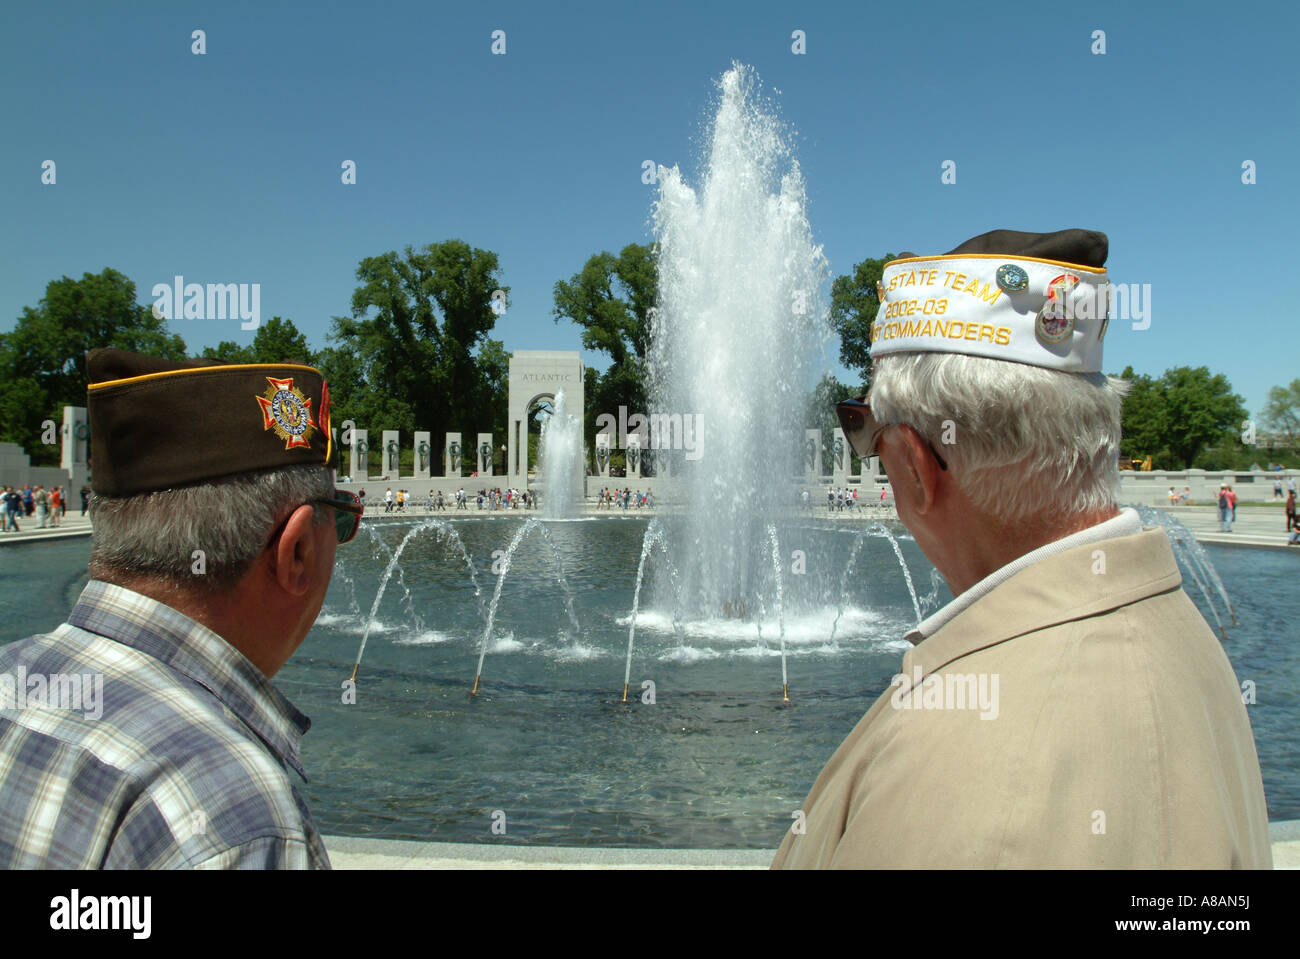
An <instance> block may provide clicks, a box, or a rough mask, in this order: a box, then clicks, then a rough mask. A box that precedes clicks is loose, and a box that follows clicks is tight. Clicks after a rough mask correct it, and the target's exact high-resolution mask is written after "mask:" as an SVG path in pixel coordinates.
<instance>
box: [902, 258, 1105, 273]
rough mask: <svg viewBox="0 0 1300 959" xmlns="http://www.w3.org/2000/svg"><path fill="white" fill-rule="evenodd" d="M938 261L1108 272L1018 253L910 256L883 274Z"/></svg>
mask: <svg viewBox="0 0 1300 959" xmlns="http://www.w3.org/2000/svg"><path fill="white" fill-rule="evenodd" d="M936 260H1001V261H1002V262H1004V263H1006V262H1008V261H1010V262H1012V263H1014V262H1016V261H1019V262H1021V263H1048V264H1051V265H1052V266H1064V267H1067V268H1069V269H1071V270H1083V271H1084V272H1085V273H1096V274H1102V273H1105V272H1106V268H1105V267H1104V266H1102V267H1096V266H1084V265H1083V264H1081V263H1066V262H1065V261H1064V260H1044V259H1043V258H1042V257H1038V256H1021V255H1020V254H1018V253H944V254H943V255H941V256H909V257H907V258H906V259H902V260H890V261H889V262H888V263H886V264H885V265H884V267H883V268H882V272H883V271H884V270H887V269H889V268H890V267H891V266H893V265H894V264H895V263H932V262H934V261H936Z"/></svg>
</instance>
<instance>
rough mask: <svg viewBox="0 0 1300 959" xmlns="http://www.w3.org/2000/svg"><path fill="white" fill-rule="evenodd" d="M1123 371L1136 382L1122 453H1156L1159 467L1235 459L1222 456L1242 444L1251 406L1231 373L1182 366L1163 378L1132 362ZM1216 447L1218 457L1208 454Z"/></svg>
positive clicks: (1126, 416)
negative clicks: (1230, 378) (1239, 392)
mask: <svg viewBox="0 0 1300 959" xmlns="http://www.w3.org/2000/svg"><path fill="white" fill-rule="evenodd" d="M1121 375H1122V376H1123V378H1124V379H1127V380H1129V381H1130V382H1131V383H1132V389H1131V390H1130V392H1129V395H1128V396H1127V397H1125V399H1124V406H1123V412H1122V421H1123V430H1124V436H1123V438H1122V440H1121V441H1120V455H1121V456H1122V457H1125V458H1131V459H1144V458H1145V457H1147V456H1148V455H1150V456H1152V457H1153V461H1154V465H1155V466H1156V468H1157V469H1188V468H1192V467H1196V468H1217V467H1221V466H1227V465H1230V464H1228V463H1221V462H1219V459H1221V458H1222V457H1223V456H1224V455H1226V453H1225V451H1230V450H1232V449H1234V448H1236V447H1240V445H1241V441H1240V433H1241V424H1242V422H1243V421H1244V420H1245V419H1246V408H1245V406H1244V405H1243V401H1242V398H1241V397H1240V396H1238V395H1237V394H1236V393H1233V392H1232V384H1231V383H1229V382H1228V379H1227V377H1225V376H1223V374H1221V373H1211V372H1210V370H1209V368H1208V367H1204V366H1198V367H1189V366H1176V367H1173V368H1172V369H1168V370H1165V372H1164V373H1163V374H1162V375H1161V376H1160V378H1159V379H1153V378H1151V377H1149V376H1146V375H1141V376H1139V375H1136V374H1134V372H1133V368H1132V367H1131V366H1130V367H1127V368H1126V369H1125V370H1124V372H1123V373H1122V374H1121ZM1211 448H1213V449H1214V451H1215V454H1214V459H1215V462H1209V461H1208V460H1205V459H1203V457H1204V456H1205V455H1208V452H1209V451H1210V450H1211Z"/></svg>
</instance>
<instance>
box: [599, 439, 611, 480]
mask: <svg viewBox="0 0 1300 959" xmlns="http://www.w3.org/2000/svg"><path fill="white" fill-rule="evenodd" d="M596 471H597V472H596V475H597V476H599V477H600V478H601V479H602V480H607V479H609V434H608V433H597V434H596Z"/></svg>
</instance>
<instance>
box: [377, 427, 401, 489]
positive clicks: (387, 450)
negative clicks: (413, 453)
mask: <svg viewBox="0 0 1300 959" xmlns="http://www.w3.org/2000/svg"><path fill="white" fill-rule="evenodd" d="M382 449H383V451H384V458H383V459H382V460H380V471H381V472H380V475H381V476H382V477H383V478H384V479H386V480H392V481H394V482H396V481H397V480H398V479H399V478H400V474H401V464H402V459H401V457H402V443H401V434H400V433H399V432H398V431H397V430H384V445H383V447H382Z"/></svg>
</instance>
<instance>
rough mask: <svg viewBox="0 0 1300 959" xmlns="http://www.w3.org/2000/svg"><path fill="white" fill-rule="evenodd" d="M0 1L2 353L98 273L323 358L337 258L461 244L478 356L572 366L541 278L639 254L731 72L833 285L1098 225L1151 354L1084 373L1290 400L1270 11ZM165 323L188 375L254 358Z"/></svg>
mask: <svg viewBox="0 0 1300 959" xmlns="http://www.w3.org/2000/svg"><path fill="white" fill-rule="evenodd" d="M6 7H7V9H6V11H5V14H4V19H5V25H4V27H3V31H2V32H0V77H3V86H2V89H3V91H4V93H3V100H2V101H0V109H2V111H3V112H2V114H0V117H2V121H3V126H2V129H3V134H4V139H3V147H2V148H0V216H2V217H3V224H4V228H3V234H2V236H3V239H2V242H3V249H2V251H0V253H2V255H0V329H9V328H11V327H12V326H13V324H14V322H16V320H17V318H18V316H19V313H20V311H21V309H22V308H23V307H24V306H34V305H36V303H37V302H38V301H39V300H40V299H41V297H42V295H43V294H44V290H45V286H46V284H47V283H48V282H49V281H50V280H52V279H55V278H58V277H60V276H64V275H68V276H73V277H80V276H81V275H82V274H83V273H85V272H95V273H97V272H99V271H101V270H103V269H104V268H105V267H113V268H114V269H117V270H119V271H121V272H123V273H125V274H126V275H127V276H129V277H131V278H132V279H133V280H134V281H135V282H136V284H137V291H138V293H139V297H140V300H141V302H142V303H149V302H152V297H151V296H150V289H151V287H152V286H153V284H154V283H158V282H170V280H171V277H172V276H173V275H175V274H183V275H184V276H185V277H186V279H187V281H192V282H201V283H207V282H235V283H260V284H261V293H262V303H261V313H262V317H263V319H264V320H265V319H267V318H269V317H271V316H272V315H276V314H278V315H281V316H285V317H288V318H290V319H292V320H293V321H294V323H295V324H297V326H298V327H299V328H300V329H302V330H303V331H304V332H305V333H306V334H307V337H308V339H309V340H310V341H311V343H312V345H313V346H314V347H319V346H323V345H324V343H325V334H326V332H327V331H328V329H329V324H330V318H331V317H332V316H335V315H340V314H346V313H347V312H348V310H349V307H350V299H351V294H352V290H353V287H354V285H355V279H354V271H355V269H356V265H357V263H358V261H360V260H361V259H362V258H363V257H366V256H372V255H377V254H379V253H382V252H384V251H387V250H393V249H399V250H400V249H402V248H403V247H405V246H406V245H408V244H410V245H414V246H420V245H423V244H426V243H430V242H434V241H439V240H444V239H448V238H452V237H459V238H461V239H464V240H466V241H467V242H469V243H471V244H473V245H475V246H479V247H483V248H486V249H490V250H494V251H496V252H497V253H498V254H499V256H500V262H501V265H502V267H503V271H504V278H505V282H506V283H507V284H508V285H509V286H510V288H511V308H510V310H509V311H508V313H507V314H506V315H505V316H504V317H502V318H501V319H500V320H499V321H498V323H497V328H496V330H495V332H494V334H493V335H494V336H496V337H498V338H500V339H503V340H504V341H505V344H506V348H507V349H576V348H579V342H578V331H577V329H576V327H574V326H573V325H572V324H569V323H568V322H562V323H561V324H559V325H557V324H556V323H555V322H554V321H553V319H552V316H551V308H552V305H553V303H552V288H553V286H554V284H555V282H556V280H558V279H564V278H568V277H569V276H571V275H572V274H574V273H575V272H577V271H578V270H579V269H580V268H581V267H582V264H583V263H584V262H585V260H586V259H587V257H588V256H590V255H591V254H592V253H595V252H597V251H599V250H602V249H607V250H611V251H617V250H618V249H620V248H621V247H622V246H623V245H625V244H627V243H630V242H646V241H648V240H649V239H650V236H649V233H648V228H647V218H648V215H649V212H650V206H651V203H652V202H653V200H654V198H655V190H656V187H654V186H647V185H645V184H643V183H642V182H641V164H642V162H643V161H644V160H652V161H654V162H655V163H662V164H665V165H668V166H671V165H673V164H679V165H681V166H682V169H683V170H684V171H686V172H687V175H688V177H689V178H691V179H692V181H693V182H694V173H695V171H696V169H697V167H698V160H699V157H700V140H701V137H702V133H703V131H704V128H705V125H706V122H707V120H708V116H709V104H710V101H711V99H712V97H713V85H714V81H715V80H716V79H717V78H718V77H719V76H720V75H721V74H722V72H723V71H724V70H725V69H727V67H728V66H729V65H730V64H731V63H732V61H741V62H744V63H748V64H751V65H752V66H754V67H755V68H756V69H757V71H758V73H759V76H760V78H761V80H762V83H763V86H764V88H765V89H766V90H767V91H768V92H769V93H771V95H772V98H773V99H774V100H775V101H776V103H777V104H778V105H779V107H780V110H781V113H782V117H783V119H784V120H785V121H786V122H787V123H788V124H789V125H790V126H792V127H793V128H794V129H795V130H796V131H797V133H798V140H797V145H796V150H797V155H798V158H799V161H800V164H801V166H802V168H803V171H804V174H805V177H806V179H807V184H808V194H809V216H810V220H811V223H812V228H813V231H814V236H815V238H816V239H817V241H818V242H821V243H822V244H824V246H825V250H826V254H827V256H828V257H829V259H830V262H831V267H832V269H833V270H834V272H835V273H836V274H840V273H847V272H850V271H851V269H852V267H853V264H854V263H856V262H858V261H859V260H861V259H864V258H866V257H874V256H880V255H882V254H884V253H887V252H898V251H900V250H903V249H907V250H912V251H917V252H922V253H939V252H943V251H945V250H947V249H950V248H951V247H953V246H956V245H957V244H958V243H960V242H961V241H963V240H965V239H967V238H968V237H971V236H973V235H975V234H977V233H982V232H984V231H986V230H989V229H994V228H998V227H1005V228H1012V229H1022V230H1030V231H1040V230H1041V231H1046V230H1055V229H1061V228H1064V227H1071V226H1079V227H1085V228H1090V229H1098V230H1102V231H1104V232H1106V233H1108V234H1109V235H1110V241H1111V245H1110V250H1111V253H1110V260H1109V263H1108V266H1109V267H1110V271H1111V276H1112V280H1113V281H1114V282H1123V283H1149V284H1150V285H1151V290H1152V316H1151V319H1152V322H1151V326H1150V329H1147V330H1144V331H1133V330H1131V329H1130V328H1129V325H1128V324H1126V323H1112V325H1111V331H1110V332H1109V334H1108V336H1107V339H1106V363H1105V365H1106V367H1107V369H1108V370H1111V371H1119V370H1121V369H1123V367H1125V366H1126V365H1130V364H1131V365H1132V366H1133V367H1134V368H1135V369H1137V370H1138V371H1139V372H1147V373H1152V374H1159V373H1160V372H1162V371H1163V370H1164V369H1166V368H1168V367H1170V366H1176V365H1193V366H1199V365H1208V366H1209V367H1210V368H1211V369H1212V370H1214V371H1216V372H1222V373H1224V374H1226V375H1227V376H1228V378H1229V379H1230V380H1231V382H1232V384H1233V386H1234V388H1235V389H1236V390H1237V392H1239V393H1241V394H1242V395H1243V396H1244V397H1245V399H1246V401H1247V406H1248V408H1249V409H1250V410H1251V412H1252V413H1258V412H1259V410H1260V409H1261V407H1262V406H1263V403H1264V400H1265V397H1266V395H1267V392H1268V389H1269V388H1270V387H1271V386H1274V385H1278V384H1282V383H1287V382H1290V381H1291V380H1292V379H1294V378H1296V377H1297V376H1300V336H1297V332H1298V331H1297V315H1296V312H1295V308H1294V305H1293V304H1291V303H1290V302H1289V295H1290V291H1291V290H1292V289H1293V283H1294V282H1295V275H1296V266H1295V260H1296V253H1297V247H1298V246H1300V242H1298V241H1297V239H1296V222H1295V220H1296V214H1297V211H1300V202H1298V201H1300V189H1298V187H1297V179H1298V174H1300V171H1297V158H1298V157H1300V142H1298V140H1300V137H1298V134H1297V130H1298V129H1300V124H1298V123H1297V121H1298V120H1300V111H1298V110H1297V97H1298V95H1300V82H1298V81H1300V66H1298V65H1297V64H1300V56H1298V55H1297V53H1296V45H1297V41H1298V40H1300V30H1298V29H1297V27H1298V26H1300V13H1297V5H1296V4H1294V3H1292V2H1274V3H1255V4H1248V5H1238V6H1231V5H1228V6H1225V5H1224V4H1222V3H1186V4H1177V5H1175V4H1172V3H1156V4H1143V5H1139V4H1133V3H1102V4H1089V5H1086V6H1083V5H1077V4H1073V5H1067V4H1042V3H1017V4H1006V3H997V4H976V3H960V4H959V3H939V4H924V5H907V4H897V3H895V4H878V3H867V2H843V3H817V2H806V3H773V2H709V0H696V2H692V3H686V2H675V0H670V2H655V3H637V4H633V3H613V2H604V3H555V2H546V0H531V2H523V3H514V2H495V3H491V4H486V3H483V4H470V3H444V2H419V3H416V2H402V3H389V2H368V3H364V4H363V3H354V2H339V3H328V4H327V3H316V4H306V3H302V4H284V3H274V2H265V3H251V2H249V3H245V2H240V3H229V2H221V3H161V2H160V3H125V2H116V3H109V2H84V3H59V2H49V3H40V4H24V5H21V6H19V5H17V4H7V5H6ZM194 29H203V30H205V31H206V40H207V53H206V55H204V56H195V55H193V54H192V53H191V52H190V47H191V42H192V41H191V39H190V34H191V31H192V30H194ZM496 29H500V30H504V31H505V32H506V44H507V46H506V54H505V55H504V56H494V55H492V53H491V49H490V47H491V33H492V31H493V30H496ZM796 29H800V30H803V31H805V33H806V37H807V53H806V54H804V55H795V54H794V53H792V51H791V44H792V40H791V33H792V31H794V30H796ZM1098 29H1100V30H1104V31H1105V35H1106V47H1107V52H1106V53H1105V55H1104V56H1096V55H1093V54H1092V53H1091V52H1090V47H1091V45H1092V40H1091V34H1092V31H1093V30H1098ZM47 159H52V160H54V161H55V162H56V163H57V176H58V182H57V184H56V185H55V186H44V185H42V184H41V180H40V178H41V163H42V161H44V160H47ZM344 160H354V161H356V164H357V185H356V186H344V185H342V184H341V183H340V164H341V163H342V162H343V161H344ZM945 160H953V161H955V163H956V164H957V183H956V184H955V185H950V186H949V185H943V184H942V183H941V182H940V173H941V169H940V165H941V164H942V163H943V161H945ZM1246 160H1251V161H1254V163H1255V164H1256V171H1257V172H1256V176H1257V180H1258V182H1257V183H1256V184H1255V185H1253V186H1246V185H1243V184H1242V182H1241V177H1242V163H1243V161H1246ZM171 326H172V329H173V330H174V331H175V332H178V333H180V334H181V335H182V336H183V337H184V339H185V341H186V343H187V345H188V346H189V347H190V348H191V350H193V351H197V350H198V349H199V348H201V347H203V346H207V345H213V344H215V343H217V342H218V341H219V340H236V341H241V342H243V341H249V340H251V338H252V333H243V332H241V331H240V330H239V328H238V322H237V321H219V320H202V321H200V320H193V321H185V320H176V321H173V322H172V324H171ZM584 360H585V361H586V362H587V363H588V364H589V365H594V366H598V367H601V368H603V367H604V366H605V365H606V363H607V361H606V359H605V358H604V357H603V356H600V355H598V354H596V355H593V354H585V355H584ZM827 363H828V368H831V369H833V370H835V371H836V372H837V373H838V374H839V375H840V376H841V378H844V379H848V378H850V377H848V376H847V375H846V374H845V373H844V371H843V370H842V369H841V368H840V367H839V366H838V363H837V362H835V357H834V354H833V351H832V354H831V355H830V356H829V357H828V360H827Z"/></svg>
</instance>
